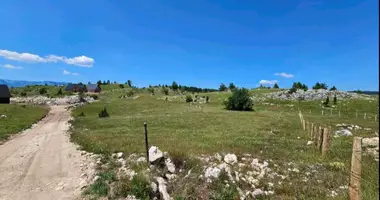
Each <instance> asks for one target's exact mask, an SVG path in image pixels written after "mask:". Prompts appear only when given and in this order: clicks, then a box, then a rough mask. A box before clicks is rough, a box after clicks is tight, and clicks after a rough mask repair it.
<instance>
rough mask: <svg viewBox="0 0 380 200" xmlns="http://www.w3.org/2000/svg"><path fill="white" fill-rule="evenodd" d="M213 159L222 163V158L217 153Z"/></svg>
mask: <svg viewBox="0 0 380 200" xmlns="http://www.w3.org/2000/svg"><path fill="white" fill-rule="evenodd" d="M214 157H215V159H217V160H218V161H219V162H220V161H222V156H221V155H220V154H219V153H216V154H215V155H214Z"/></svg>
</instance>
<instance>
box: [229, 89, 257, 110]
mask: <svg viewBox="0 0 380 200" xmlns="http://www.w3.org/2000/svg"><path fill="white" fill-rule="evenodd" d="M224 105H225V107H226V109H227V110H239V111H252V110H253V101H252V99H251V97H250V96H249V91H248V90H247V89H245V88H242V89H236V90H234V91H233V92H232V96H230V97H229V98H228V100H227V101H225V102H224Z"/></svg>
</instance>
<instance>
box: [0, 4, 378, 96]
mask: <svg viewBox="0 0 380 200" xmlns="http://www.w3.org/2000/svg"><path fill="white" fill-rule="evenodd" d="M285 2H286V3H285ZM378 23H379V22H378V1H377V0H367V1H365V0H363V1H356V0H345V1H341V0H321V1H319V0H315V1H309V0H287V1H283V0H267V1H254V0H219V1H216V0H191V1H190V0H182V1H178V0H161V1H159V0H144V1H121V0H96V1H93V0H92V1H90V0H80V1H77V0H76V1H74V0H65V1H49V0H39V1H38V3H37V1H32V0H23V1H21V0H2V1H1V6H0V26H1V27H2V28H1V31H0V38H1V40H0V41H1V42H0V79H13V80H55V81H70V82H76V81H82V82H87V81H92V82H94V81H96V80H99V79H101V80H108V79H109V80H111V81H118V82H125V81H127V80H128V79H131V80H132V81H133V83H134V84H136V85H138V86H146V85H149V84H170V83H171V82H172V81H173V80H175V81H177V82H178V83H180V84H183V85H193V86H200V87H213V88H217V87H218V86H219V85H220V83H221V82H223V83H226V84H227V83H229V82H234V83H235V84H236V85H238V86H242V87H248V88H251V87H256V86H257V85H258V84H259V82H260V81H261V82H262V83H268V84H271V83H273V82H276V81H278V84H279V85H280V87H290V86H291V84H292V82H294V81H301V82H302V83H305V84H307V85H309V87H310V86H312V85H313V84H314V83H315V82H317V81H320V82H326V83H327V84H328V85H329V86H332V85H335V86H336V87H337V88H338V89H342V90H352V89H367V90H378V81H379V80H378V70H379V66H378V43H379V39H378V34H379V33H378V30H379V27H378V26H379V25H378ZM276 74H277V75H276Z"/></svg>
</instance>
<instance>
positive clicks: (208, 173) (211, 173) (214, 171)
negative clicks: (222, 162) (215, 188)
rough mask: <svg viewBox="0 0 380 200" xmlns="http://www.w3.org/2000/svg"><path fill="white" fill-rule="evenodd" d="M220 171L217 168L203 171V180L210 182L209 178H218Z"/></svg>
mask: <svg viewBox="0 0 380 200" xmlns="http://www.w3.org/2000/svg"><path fill="white" fill-rule="evenodd" d="M220 172H221V170H220V169H219V168H217V167H208V168H207V169H206V171H205V178H207V179H208V180H209V181H208V182H211V179H210V178H218V177H219V175H220Z"/></svg>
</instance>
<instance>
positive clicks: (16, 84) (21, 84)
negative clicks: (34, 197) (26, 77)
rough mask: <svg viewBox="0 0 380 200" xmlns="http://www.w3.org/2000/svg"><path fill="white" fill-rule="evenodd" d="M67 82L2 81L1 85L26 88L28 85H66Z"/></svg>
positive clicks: (0, 81)
mask: <svg viewBox="0 0 380 200" xmlns="http://www.w3.org/2000/svg"><path fill="white" fill-rule="evenodd" d="M66 84H67V82H56V81H18V80H5V79H0V85H8V87H25V86H27V85H66Z"/></svg>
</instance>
